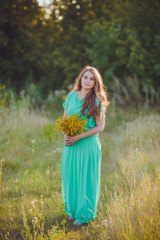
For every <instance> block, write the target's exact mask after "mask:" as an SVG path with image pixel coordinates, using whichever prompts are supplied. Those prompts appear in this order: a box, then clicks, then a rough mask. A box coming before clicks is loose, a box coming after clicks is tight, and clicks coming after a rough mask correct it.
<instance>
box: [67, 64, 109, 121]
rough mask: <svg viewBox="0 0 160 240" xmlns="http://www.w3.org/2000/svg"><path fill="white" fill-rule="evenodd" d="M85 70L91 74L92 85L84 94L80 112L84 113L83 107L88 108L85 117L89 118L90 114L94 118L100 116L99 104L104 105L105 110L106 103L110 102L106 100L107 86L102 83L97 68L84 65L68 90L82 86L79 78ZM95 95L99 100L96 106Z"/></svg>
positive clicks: (78, 88)
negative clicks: (92, 78)
mask: <svg viewBox="0 0 160 240" xmlns="http://www.w3.org/2000/svg"><path fill="white" fill-rule="evenodd" d="M86 71H90V72H91V73H92V74H93V76H94V86H93V88H92V89H91V90H90V92H89V93H87V95H86V96H85V101H84V103H83V105H82V108H81V111H80V112H81V113H82V115H86V113H85V109H87V110H88V116H87V117H88V118H90V117H91V116H92V117H93V118H95V116H100V109H101V105H103V106H104V110H105V111H106V109H107V107H108V105H109V104H110V102H109V101H108V100H107V88H106V87H105V86H104V85H103V80H102V77H101V75H100V73H99V71H98V69H96V68H95V67H92V66H89V65H87V66H85V67H84V68H83V70H82V71H81V72H80V73H79V75H78V76H77V78H76V80H75V83H74V86H73V88H72V89H71V91H70V92H74V91H80V90H81V88H82V84H81V79H82V77H83V75H84V73H85V72H86ZM96 97H97V98H98V100H99V105H98V106H96V100H95V99H96Z"/></svg>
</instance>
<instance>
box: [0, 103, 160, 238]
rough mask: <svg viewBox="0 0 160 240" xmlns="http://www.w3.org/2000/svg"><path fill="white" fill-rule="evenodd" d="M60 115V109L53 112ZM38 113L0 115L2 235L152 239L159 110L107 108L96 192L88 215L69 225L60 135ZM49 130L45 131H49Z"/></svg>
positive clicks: (157, 214) (158, 234)
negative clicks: (92, 216)
mask: <svg viewBox="0 0 160 240" xmlns="http://www.w3.org/2000/svg"><path fill="white" fill-rule="evenodd" d="M59 115H60V114H59ZM56 118H57V114H56V116H55V118H54V119H51V118H50V120H49V118H48V117H47V116H45V115H44V113H43V114H42V113H40V112H36V111H32V112H29V111H28V110H27V109H10V110H9V109H8V110H7V109H3V111H2V112H1V115H0V148H1V152H0V159H5V161H2V160H1V162H0V163H1V164H0V184H1V185H0V186H1V189H0V193H1V202H0V229H1V230H0V236H1V238H2V239H45V240H47V239H84V240H86V239H102V240H103V239H104V240H105V239H123V240H124V239H128V240H132V239H134V240H135V239H140V240H142V239H159V238H160V226H159V222H158V221H159V219H160V201H159V196H160V187H159V186H160V182H159V181H160V165H159V161H160V150H159V145H160V116H159V115H158V114H157V113H156V112H152V114H149V113H148V112H147V111H146V112H145V111H144V112H143V114H142V112H141V111H138V110H135V109H129V110H125V113H124V110H120V109H116V108H113V109H110V110H109V112H108V113H107V118H106V127H105V130H104V132H103V133H102V134H100V140H101V143H102V162H101V195H100V201H99V204H98V209H97V218H96V220H95V221H93V222H90V223H88V224H84V226H82V227H78V228H75V227H74V226H73V225H72V223H73V222H68V221H67V220H66V219H67V214H66V213H64V211H63V209H64V206H63V201H62V193H61V161H60V159H61V152H62V146H63V136H62V135H61V134H57V135H54V134H53V135H50V130H51V131H52V129H53V128H52V123H53V122H54V121H55V119H56ZM49 129H50V130H49Z"/></svg>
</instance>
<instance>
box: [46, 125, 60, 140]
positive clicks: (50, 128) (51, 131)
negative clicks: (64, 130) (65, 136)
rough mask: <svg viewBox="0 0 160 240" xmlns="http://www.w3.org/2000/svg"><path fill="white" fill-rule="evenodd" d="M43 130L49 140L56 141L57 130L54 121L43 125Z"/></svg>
mask: <svg viewBox="0 0 160 240" xmlns="http://www.w3.org/2000/svg"><path fill="white" fill-rule="evenodd" d="M43 131H44V136H45V138H47V139H48V140H49V141H55V140H56V139H57V132H56V130H55V125H54V124H53V123H49V124H47V125H45V126H43Z"/></svg>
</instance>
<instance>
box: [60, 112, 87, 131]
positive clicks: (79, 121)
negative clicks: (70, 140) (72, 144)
mask: <svg viewBox="0 0 160 240" xmlns="http://www.w3.org/2000/svg"><path fill="white" fill-rule="evenodd" d="M56 121H57V123H55V130H57V131H61V132H64V133H66V134H67V135H68V136H76V135H77V134H80V133H84V130H85V129H87V128H86V127H87V121H86V119H85V118H82V117H81V115H78V114H71V115H70V116H69V117H66V116H61V117H59V118H58V119H57V120H56Z"/></svg>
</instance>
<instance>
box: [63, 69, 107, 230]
mask: <svg viewBox="0 0 160 240" xmlns="http://www.w3.org/2000/svg"><path fill="white" fill-rule="evenodd" d="M108 105H109V102H108V100H107V97H106V93H105V91H104V86H103V81H102V77H101V75H100V74H99V72H98V70H97V69H96V68H94V67H91V66H86V67H85V68H84V69H83V70H82V71H81V72H80V74H79V75H78V77H77V78H76V81H75V84H74V87H73V89H72V90H71V92H70V93H69V94H68V96H67V98H66V100H65V102H64V104H63V106H64V115H66V116H67V117H69V116H70V115H71V114H80V115H81V117H83V118H85V119H86V120H87V129H86V130H85V133H83V134H78V135H76V136H73V137H72V136H65V138H64V143H65V144H64V145H63V151H62V157H61V176H62V197H63V202H64V206H65V208H64V212H67V214H68V215H69V216H70V217H69V218H68V219H69V220H72V219H75V221H74V223H73V225H75V226H79V225H82V224H83V223H87V222H90V221H92V220H94V219H95V218H96V215H97V205H98V201H99V197H100V164H101V144H100V141H99V138H98V133H99V132H101V131H103V129H104V126H105V109H106V107H108Z"/></svg>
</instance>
